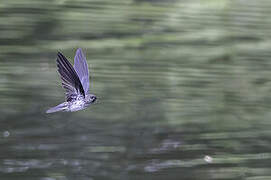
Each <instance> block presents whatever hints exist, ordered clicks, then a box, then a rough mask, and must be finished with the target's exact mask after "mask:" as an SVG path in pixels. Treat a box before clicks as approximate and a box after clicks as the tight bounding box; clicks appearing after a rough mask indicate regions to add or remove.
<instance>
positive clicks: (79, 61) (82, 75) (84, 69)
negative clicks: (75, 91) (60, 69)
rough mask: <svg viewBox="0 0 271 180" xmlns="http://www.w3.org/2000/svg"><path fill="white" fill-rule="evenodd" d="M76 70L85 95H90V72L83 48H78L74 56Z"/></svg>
mask: <svg viewBox="0 0 271 180" xmlns="http://www.w3.org/2000/svg"><path fill="white" fill-rule="evenodd" d="M74 69H75V71H76V73H77V75H78V77H79V79H80V81H81V84H82V86H83V89H84V91H85V95H86V94H88V93H89V72H88V64H87V61H86V57H85V55H84V53H83V51H82V49H81V48H78V49H77V51H76V54H75V56H74Z"/></svg>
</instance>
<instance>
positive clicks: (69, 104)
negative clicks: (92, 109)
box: [46, 48, 96, 113]
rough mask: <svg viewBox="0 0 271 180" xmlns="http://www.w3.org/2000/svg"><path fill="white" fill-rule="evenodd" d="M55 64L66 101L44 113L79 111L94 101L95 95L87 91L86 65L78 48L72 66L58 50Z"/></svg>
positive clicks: (87, 74)
mask: <svg viewBox="0 0 271 180" xmlns="http://www.w3.org/2000/svg"><path fill="white" fill-rule="evenodd" d="M57 66H58V72H59V74H60V76H61V79H62V86H63V88H64V89H65V90H66V102H64V103H61V104H59V105H57V106H55V107H52V108H50V109H48V110H47V111H46V113H53V112H57V111H66V112H68V111H70V112H73V111H79V110H82V109H85V108H86V107H88V106H89V105H90V104H92V103H94V102H95V100H96V96H95V95H93V94H90V93H89V73H88V66H87V63H86V58H85V56H84V54H83V52H82V50H81V49H80V48H79V49H78V50H77V51H76V55H75V57H74V67H73V66H72V65H71V64H70V63H69V61H68V60H67V59H66V58H65V56H64V55H62V54H61V53H60V52H59V53H58V58H57Z"/></svg>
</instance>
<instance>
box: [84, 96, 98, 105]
mask: <svg viewBox="0 0 271 180" xmlns="http://www.w3.org/2000/svg"><path fill="white" fill-rule="evenodd" d="M96 99H97V97H96V96H95V95H94V94H88V95H87V96H86V103H87V104H91V103H94V102H95V101H96Z"/></svg>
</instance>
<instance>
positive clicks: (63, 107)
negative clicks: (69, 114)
mask: <svg viewBox="0 0 271 180" xmlns="http://www.w3.org/2000/svg"><path fill="white" fill-rule="evenodd" d="M67 110H68V103H67V102H64V103H61V104H59V105H57V106H55V107H52V108H50V109H48V110H47V111H46V113H54V112H58V111H67Z"/></svg>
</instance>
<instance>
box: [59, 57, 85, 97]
mask: <svg viewBox="0 0 271 180" xmlns="http://www.w3.org/2000/svg"><path fill="white" fill-rule="evenodd" d="M56 61H57V67H58V72H59V74H60V76H61V79H62V86H63V88H64V89H65V90H66V99H67V101H71V100H73V99H74V98H76V97H77V96H78V95H82V96H84V97H85V92H84V89H83V86H82V84H81V81H80V79H79V77H78V75H77V74H76V71H75V70H74V69H73V66H72V65H71V64H70V62H69V61H68V60H67V59H66V57H65V56H64V55H63V54H61V53H60V52H58V54H57V60H56Z"/></svg>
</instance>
